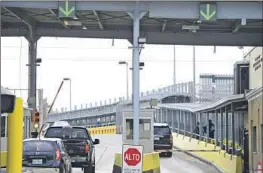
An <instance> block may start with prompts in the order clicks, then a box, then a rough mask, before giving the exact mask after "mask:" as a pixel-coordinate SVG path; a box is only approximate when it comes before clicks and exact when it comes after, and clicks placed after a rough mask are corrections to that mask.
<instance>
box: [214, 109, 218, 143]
mask: <svg viewBox="0 0 263 173" xmlns="http://www.w3.org/2000/svg"><path fill="white" fill-rule="evenodd" d="M215 117H216V122H215V129H216V130H215V146H217V143H218V134H219V133H218V130H219V128H218V111H217V110H215Z"/></svg>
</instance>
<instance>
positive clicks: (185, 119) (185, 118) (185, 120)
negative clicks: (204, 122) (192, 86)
mask: <svg viewBox="0 0 263 173" xmlns="http://www.w3.org/2000/svg"><path fill="white" fill-rule="evenodd" d="M183 116H184V137H185V136H186V127H187V126H186V123H187V112H186V111H184V113H183Z"/></svg>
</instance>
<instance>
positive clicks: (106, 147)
mask: <svg viewBox="0 0 263 173" xmlns="http://www.w3.org/2000/svg"><path fill="white" fill-rule="evenodd" d="M107 149H108V145H105V149H104V151H103V152H102V154H101V155H100V157H99V159H98V160H97V162H96V163H95V166H96V170H97V164H98V163H99V162H100V160H101V159H102V157H103V155H104V154H105V152H106V150H107Z"/></svg>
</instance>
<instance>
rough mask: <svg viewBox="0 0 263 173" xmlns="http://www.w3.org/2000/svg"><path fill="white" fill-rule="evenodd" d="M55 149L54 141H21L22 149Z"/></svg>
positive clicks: (25, 150) (39, 150) (33, 150)
mask: <svg viewBox="0 0 263 173" xmlns="http://www.w3.org/2000/svg"><path fill="white" fill-rule="evenodd" d="M55 150H56V143H55V142H54V141H40V140H36V141H25V142H23V151H24V152H28V151H32V152H35V151H38V152H41V151H52V152H53V151H55Z"/></svg>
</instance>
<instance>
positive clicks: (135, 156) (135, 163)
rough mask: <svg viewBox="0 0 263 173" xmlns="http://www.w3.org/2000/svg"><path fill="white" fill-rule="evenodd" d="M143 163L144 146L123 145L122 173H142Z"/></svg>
mask: <svg viewBox="0 0 263 173" xmlns="http://www.w3.org/2000/svg"><path fill="white" fill-rule="evenodd" d="M142 161H143V146H142V145H123V147H122V173H142Z"/></svg>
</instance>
